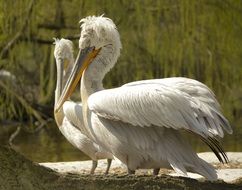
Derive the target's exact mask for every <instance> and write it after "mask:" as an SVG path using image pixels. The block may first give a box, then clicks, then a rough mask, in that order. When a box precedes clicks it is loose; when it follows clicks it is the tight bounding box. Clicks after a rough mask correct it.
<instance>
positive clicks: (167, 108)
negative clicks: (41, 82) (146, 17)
mask: <svg viewBox="0 0 242 190" xmlns="http://www.w3.org/2000/svg"><path fill="white" fill-rule="evenodd" d="M81 23H82V25H81V28H82V32H81V37H80V41H79V47H80V54H79V56H78V58H77V62H76V64H75V65H74V66H73V70H72V73H71V75H70V77H69V79H68V81H67V84H66V86H65V88H64V90H63V93H62V95H61V97H60V100H59V102H58V103H57V106H56V110H55V111H56V112H58V110H59V108H60V106H61V105H62V104H63V102H64V101H65V100H66V99H67V98H68V97H69V96H70V95H71V93H72V92H73V89H74V87H75V86H76V84H77V82H76V81H78V80H79V79H80V77H81V74H82V77H81V97H82V103H83V120H84V124H85V132H84V133H85V135H87V136H88V137H89V138H90V139H92V140H93V141H95V142H96V143H97V144H99V145H101V146H102V147H104V148H105V149H106V150H108V151H109V152H111V153H112V154H113V155H114V156H115V157H117V158H118V159H119V160H121V161H122V162H123V163H124V164H125V165H127V168H128V170H129V173H134V171H135V170H136V169H138V168H153V169H154V173H155V174H157V171H159V168H161V167H167V168H170V167H171V168H173V169H174V170H176V171H177V172H179V173H182V174H184V175H186V172H187V171H191V172H195V173H199V174H201V175H203V176H204V177H206V178H208V179H210V180H214V179H217V174H216V170H215V169H214V168H213V167H212V166H211V165H210V164H208V163H206V162H205V161H203V160H202V159H200V158H199V157H198V156H197V154H196V153H195V152H194V151H193V150H192V148H191V147H190V145H189V144H188V143H187V142H186V141H185V140H184V139H183V136H182V135H181V134H180V132H181V131H186V132H190V133H192V134H194V135H197V136H198V137H199V138H201V139H202V140H203V141H204V142H205V143H207V145H208V146H209V147H210V148H211V149H212V151H213V152H214V153H215V154H216V156H217V157H218V159H219V160H220V161H221V162H224V161H225V162H227V157H226V154H225V153H224V151H223V150H222V148H221V146H220V145H219V143H218V141H217V138H219V137H223V135H224V133H223V130H225V131H227V132H228V133H232V129H231V127H230V125H229V123H228V121H227V120H226V118H225V117H224V116H223V115H222V113H221V111H220V106H219V104H218V102H217V100H216V99H215V96H214V94H213V93H212V91H211V90H210V89H209V88H208V87H207V86H205V85H204V84H202V83H200V82H198V81H196V80H192V79H188V78H167V79H153V80H145V81H136V82H132V83H128V84H125V85H123V86H121V87H119V88H114V89H108V90H104V89H103V86H102V80H103V78H104V76H105V74H106V73H107V72H108V71H109V70H110V69H111V68H112V67H113V66H114V64H115V63H116V61H117V59H118V57H119V54H120V49H121V42H120V39H119V34H118V31H117V29H116V26H115V24H114V23H113V22H112V20H111V19H109V18H105V17H102V16H101V17H95V16H92V17H87V18H85V19H82V20H81Z"/></svg>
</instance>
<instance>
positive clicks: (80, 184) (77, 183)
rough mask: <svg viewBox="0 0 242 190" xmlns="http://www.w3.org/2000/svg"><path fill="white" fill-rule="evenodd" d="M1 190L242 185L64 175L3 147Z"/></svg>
mask: <svg viewBox="0 0 242 190" xmlns="http://www.w3.org/2000/svg"><path fill="white" fill-rule="evenodd" d="M0 171H1V172H0V189H1V190H15V189H16V190H22V189H23V190H32V189H33V190H45V189H46V190H62V189H63V190H73V189H75V190H84V189H85V190H89V189H90V190H91V189H92V190H95V189H98V190H104V189H105V190H113V189H125V190H126V189H137V190H143V189H197V190H199V189H210V190H212V189H214V190H215V189H216V190H217V189H231V190H232V189H233V190H237V189H238V190H239V189H242V182H241V181H240V182H238V183H237V184H226V183H224V182H222V181H218V182H213V183H212V182H208V181H203V182H201V181H197V180H193V179H188V178H184V177H171V176H166V175H162V176H158V177H155V176H135V175H108V176H105V175H77V174H70V173H67V174H60V173H57V172H55V171H53V170H51V169H48V168H45V167H43V166H40V165H39V164H37V163H33V162H32V161H30V160H28V159H26V158H25V157H24V156H22V155H20V154H19V153H17V152H15V151H14V150H13V149H11V148H9V147H4V146H1V145H0Z"/></svg>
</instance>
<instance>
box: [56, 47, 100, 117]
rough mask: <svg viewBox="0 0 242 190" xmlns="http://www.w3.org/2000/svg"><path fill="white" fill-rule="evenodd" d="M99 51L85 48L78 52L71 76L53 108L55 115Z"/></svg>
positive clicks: (93, 48)
mask: <svg viewBox="0 0 242 190" xmlns="http://www.w3.org/2000/svg"><path fill="white" fill-rule="evenodd" d="M100 50H101V48H100V49H97V50H96V49H95V47H87V48H85V49H82V50H80V51H79V53H78V56H77V58H76V62H75V64H74V66H73V68H72V71H71V74H70V76H69V78H68V80H67V82H66V85H65V87H64V89H63V91H62V94H61V97H60V98H59V100H58V102H57V105H56V107H55V113H56V112H58V111H59V110H60V108H61V107H62V105H63V104H64V102H65V101H66V100H67V99H68V98H69V97H70V96H71V94H72V93H73V92H74V90H75V88H76V85H77V84H78V82H79V80H80V79H81V76H82V73H83V71H84V70H85V69H86V68H87V67H88V65H89V64H90V63H91V62H92V60H93V59H94V58H95V57H96V56H97V54H98V53H99V51H100Z"/></svg>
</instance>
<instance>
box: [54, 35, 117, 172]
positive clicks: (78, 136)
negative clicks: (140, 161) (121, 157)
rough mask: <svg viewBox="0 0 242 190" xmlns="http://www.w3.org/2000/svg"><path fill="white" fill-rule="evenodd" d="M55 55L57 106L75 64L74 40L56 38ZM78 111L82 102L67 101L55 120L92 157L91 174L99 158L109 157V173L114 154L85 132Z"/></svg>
mask: <svg viewBox="0 0 242 190" xmlns="http://www.w3.org/2000/svg"><path fill="white" fill-rule="evenodd" d="M54 56H55V59H56V66H57V83H56V90H55V106H56V103H57V101H58V99H59V97H60V95H61V92H62V88H63V84H64V83H65V78H66V77H67V76H68V70H69V69H68V68H71V67H72V66H73V65H74V61H73V60H74V59H73V48H72V42H71V41H69V40H66V39H61V40H58V39H56V40H55V51H54ZM76 112H77V113H78V112H80V113H82V104H81V103H79V104H78V103H75V102H72V101H66V102H65V103H64V105H63V108H60V111H59V112H58V113H57V112H55V120H56V123H57V125H58V127H59V129H60V131H61V133H62V134H63V135H64V136H65V137H66V139H67V140H68V141H69V142H70V143H71V144H72V145H73V146H75V147H76V148H78V149H79V150H81V151H82V152H84V153H85V154H86V155H88V156H89V157H90V158H91V159H92V168H91V174H93V173H94V171H95V169H96V167H97V161H98V159H103V158H107V160H108V164H107V169H106V172H105V174H108V172H109V168H110V165H111V161H112V158H113V156H112V154H111V153H108V152H106V151H104V150H103V149H102V148H101V147H100V146H99V145H97V144H96V143H94V142H93V141H92V140H91V139H89V138H88V137H87V136H85V135H84V134H83V130H85V128H84V123H83V118H82V114H80V115H79V117H76V115H77V114H76Z"/></svg>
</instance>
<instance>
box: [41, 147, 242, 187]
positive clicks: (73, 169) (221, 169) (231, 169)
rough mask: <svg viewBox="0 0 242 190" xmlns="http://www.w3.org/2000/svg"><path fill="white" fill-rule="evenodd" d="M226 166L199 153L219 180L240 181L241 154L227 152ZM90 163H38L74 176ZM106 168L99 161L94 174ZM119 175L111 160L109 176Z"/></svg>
mask: <svg viewBox="0 0 242 190" xmlns="http://www.w3.org/2000/svg"><path fill="white" fill-rule="evenodd" d="M227 155H228V158H229V163H228V164H224V165H223V164H220V163H219V161H218V159H217V158H216V156H215V155H214V154H213V153H211V152H205V153H199V156H200V157H201V158H202V159H204V160H206V161H207V162H209V163H211V164H213V165H214V166H215V167H216V168H217V171H218V177H219V179H221V180H223V181H225V182H227V183H236V182H238V181H241V180H242V153H240V152H228V153H227ZM91 164H92V162H91V161H75V162H56V163H40V165H43V166H45V167H48V168H51V169H53V170H55V171H57V172H60V173H75V174H89V171H90V168H91ZM106 166H107V162H106V160H99V162H98V167H97V169H96V172H95V174H96V175H98V174H103V173H104V171H105V169H106ZM114 174H119V175H125V174H126V168H125V167H124V166H123V165H122V164H121V163H120V162H119V161H117V160H113V162H112V166H111V169H110V175H114ZM162 174H167V175H171V176H179V175H178V174H177V173H175V172H174V171H173V170H168V169H161V170H160V173H159V175H162ZM136 175H138V176H143V175H152V170H137V171H136ZM187 177H190V178H194V179H199V180H200V179H201V180H203V177H202V176H200V175H198V174H193V173H188V176H187Z"/></svg>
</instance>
